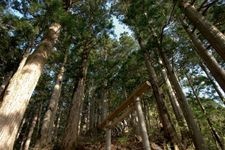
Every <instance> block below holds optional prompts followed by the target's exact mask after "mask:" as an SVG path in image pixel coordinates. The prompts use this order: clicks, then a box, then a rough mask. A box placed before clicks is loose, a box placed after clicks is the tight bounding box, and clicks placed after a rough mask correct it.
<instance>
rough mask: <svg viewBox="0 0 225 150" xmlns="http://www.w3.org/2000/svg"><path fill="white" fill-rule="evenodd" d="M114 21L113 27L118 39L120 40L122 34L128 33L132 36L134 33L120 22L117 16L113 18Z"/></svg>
mask: <svg viewBox="0 0 225 150" xmlns="http://www.w3.org/2000/svg"><path fill="white" fill-rule="evenodd" d="M112 19H113V25H114V28H115V29H114V32H115V35H116V38H117V39H119V37H120V34H122V33H124V32H127V33H128V34H129V35H131V34H132V31H131V30H130V29H129V28H128V26H126V25H125V24H124V23H122V22H120V21H119V20H118V19H117V18H116V16H112Z"/></svg>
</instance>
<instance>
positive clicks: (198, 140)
mask: <svg viewBox="0 0 225 150" xmlns="http://www.w3.org/2000/svg"><path fill="white" fill-rule="evenodd" d="M156 38H157V37H156ZM157 50H158V51H157V52H158V53H159V56H160V57H161V59H162V62H163V65H164V66H165V68H166V70H167V74H168V77H169V80H170V83H171V84H172V86H173V88H174V91H175V94H176V96H177V100H178V102H179V104H180V107H181V109H182V112H183V115H184V117H185V120H186V122H187V125H188V128H189V131H190V134H191V137H192V140H193V142H194V145H195V147H196V149H199V150H206V149H207V146H206V144H205V142H204V139H203V137H202V135H201V132H200V129H199V126H198V125H197V123H196V122H195V120H194V116H193V114H192V111H191V109H190V107H189V105H188V103H187V99H186V97H185V94H184V93H183V90H182V88H181V86H180V84H179V82H178V79H177V77H176V75H175V72H174V70H173V68H172V66H171V65H170V62H169V60H168V59H167V57H166V56H165V54H164V53H163V51H162V49H161V47H160V45H159V44H158V49H157ZM157 52H156V53H157Z"/></svg>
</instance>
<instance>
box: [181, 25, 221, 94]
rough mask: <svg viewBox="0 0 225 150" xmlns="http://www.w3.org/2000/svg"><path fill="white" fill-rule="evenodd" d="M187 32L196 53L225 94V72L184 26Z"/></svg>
mask: <svg viewBox="0 0 225 150" xmlns="http://www.w3.org/2000/svg"><path fill="white" fill-rule="evenodd" d="M183 27H184V29H185V31H186V32H187V33H188V36H189V37H190V39H191V41H192V43H193V45H194V46H195V49H196V52H197V53H198V55H199V57H200V58H201V59H202V60H203V62H204V63H205V64H206V66H207V67H208V69H209V70H210V72H211V74H212V75H213V77H214V78H215V79H216V81H217V82H218V83H219V85H220V87H221V88H222V89H223V91H224V92H225V70H224V69H223V68H221V67H220V65H219V63H218V62H217V61H216V59H215V58H214V57H213V56H212V55H211V54H209V53H208V51H207V49H206V48H205V47H204V46H203V45H202V43H201V41H199V40H198V39H197V38H196V37H195V36H194V35H193V34H192V33H191V31H190V30H188V29H187V28H186V27H185V25H184V24H183Z"/></svg>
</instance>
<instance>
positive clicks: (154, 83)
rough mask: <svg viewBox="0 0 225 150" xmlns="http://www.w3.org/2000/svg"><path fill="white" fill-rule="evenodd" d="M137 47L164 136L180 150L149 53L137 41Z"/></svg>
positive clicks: (140, 42)
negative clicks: (140, 50)
mask: <svg viewBox="0 0 225 150" xmlns="http://www.w3.org/2000/svg"><path fill="white" fill-rule="evenodd" d="M139 45H140V47H141V49H142V51H143V53H144V59H145V64H146V68H147V70H148V73H149V81H150V83H151V87H152V90H153V94H154V96H155V99H156V104H157V109H158V113H159V116H160V121H161V123H162V125H163V131H164V136H165V137H166V138H167V139H168V140H171V141H172V142H173V143H176V144H179V147H180V148H181V149H182V145H181V143H180V142H179V139H178V136H177V134H176V131H175V128H174V126H173V125H172V123H171V120H170V116H169V113H168V111H167V108H166V105H165V103H164V100H163V93H162V89H160V87H159V84H158V83H159V82H158V80H157V75H156V73H155V70H154V68H153V66H152V64H151V62H150V61H151V60H152V58H151V57H150V55H149V53H148V52H147V50H146V48H145V46H144V44H142V41H141V40H139Z"/></svg>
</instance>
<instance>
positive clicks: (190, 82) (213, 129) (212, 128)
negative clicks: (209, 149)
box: [185, 74, 225, 150]
mask: <svg viewBox="0 0 225 150" xmlns="http://www.w3.org/2000/svg"><path fill="white" fill-rule="evenodd" d="M185 75H186V77H187V80H188V83H189V85H190V87H191V90H192V92H193V94H194V96H195V98H196V100H197V103H198V105H199V106H200V108H201V111H202V113H203V114H204V116H205V118H206V120H207V123H208V125H209V127H210V130H211V134H212V136H213V138H214V140H215V142H216V143H217V144H218V145H219V146H220V148H221V150H224V149H225V147H224V142H223V139H222V138H221V137H220V136H219V134H218V133H217V132H216V130H215V128H214V127H213V123H212V122H211V120H210V118H209V117H208V114H207V112H206V110H205V108H204V106H203V105H202V103H201V100H200V99H199V97H198V94H197V92H196V91H195V89H194V87H193V84H192V78H191V77H189V76H188V74H185Z"/></svg>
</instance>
